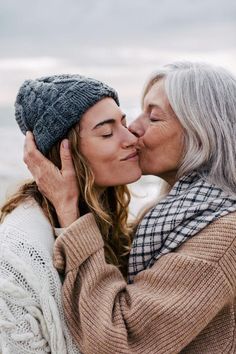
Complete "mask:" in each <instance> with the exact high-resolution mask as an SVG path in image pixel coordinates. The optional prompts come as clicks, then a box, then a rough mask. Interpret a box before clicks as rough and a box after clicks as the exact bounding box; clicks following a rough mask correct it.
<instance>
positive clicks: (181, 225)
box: [128, 172, 236, 283]
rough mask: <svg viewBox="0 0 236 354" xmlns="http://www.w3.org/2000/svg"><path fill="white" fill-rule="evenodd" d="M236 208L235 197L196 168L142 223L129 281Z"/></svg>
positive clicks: (134, 249)
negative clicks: (213, 183) (212, 182)
mask: <svg viewBox="0 0 236 354" xmlns="http://www.w3.org/2000/svg"><path fill="white" fill-rule="evenodd" d="M235 210H236V198H233V197H230V196H229V195H227V194H226V193H225V192H223V191H222V189H220V188H218V187H216V186H214V185H211V184H209V183H208V182H206V181H205V180H204V179H203V178H202V177H201V176H200V175H199V174H197V173H196V172H194V173H192V174H190V175H188V176H184V177H182V178H181V179H180V180H179V181H178V182H176V184H175V185H174V186H173V188H172V189H171V191H170V193H169V194H168V195H167V196H166V197H165V198H164V199H163V200H162V201H161V202H159V203H158V204H157V205H156V206H155V207H153V208H152V209H151V210H150V211H149V212H148V213H147V214H146V215H145V217H144V218H143V220H142V221H141V223H140V224H139V226H138V228H137V231H136V234H135V237H134V241H133V245H132V249H131V252H130V258H129V272H128V273H129V274H128V281H129V283H132V282H133V278H134V276H135V275H136V274H137V273H139V272H141V271H142V270H144V269H147V268H151V267H152V265H153V264H154V263H155V262H156V260H157V259H158V258H160V257H161V256H162V255H165V254H167V253H169V252H171V251H174V250H175V249H176V248H177V247H179V246H180V245H181V244H182V243H183V242H185V241H186V240H188V239H189V238H190V237H192V236H194V235H196V234H197V233H198V232H199V231H201V230H202V229H203V228H204V227H206V226H207V225H208V224H209V223H211V222H213V221H215V220H216V219H218V218H220V217H221V216H224V215H226V214H228V213H230V212H233V211H235Z"/></svg>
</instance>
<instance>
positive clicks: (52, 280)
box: [0, 201, 80, 354]
mask: <svg viewBox="0 0 236 354" xmlns="http://www.w3.org/2000/svg"><path fill="white" fill-rule="evenodd" d="M53 244H54V234H53V229H52V227H51V225H50V223H49V222H48V220H47V218H46V217H45V215H44V214H43V212H42V210H41V208H40V207H39V206H38V205H37V204H36V202H35V201H30V202H27V203H23V204H21V205H20V206H18V207H17V208H16V209H15V210H13V211H12V212H11V213H10V214H9V215H8V216H7V217H6V218H5V220H4V222H3V224H2V225H1V226H0V353H1V354H26V353H27V354H36V353H37V354H44V353H52V354H66V353H68V354H79V353H80V352H79V349H78V348H77V347H76V346H75V344H74V343H73V340H72V337H71V336H70V334H69V331H68V328H67V326H66V323H65V319H64V313H63V307H62V302H61V289H62V286H61V281H60V278H59V275H58V273H57V271H56V270H55V268H54V267H53V263H52V254H53Z"/></svg>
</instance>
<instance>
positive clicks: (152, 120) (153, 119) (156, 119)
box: [149, 117, 160, 122]
mask: <svg viewBox="0 0 236 354" xmlns="http://www.w3.org/2000/svg"><path fill="white" fill-rule="evenodd" d="M149 120H150V121H151V122H158V121H159V120H160V119H158V118H152V117H149Z"/></svg>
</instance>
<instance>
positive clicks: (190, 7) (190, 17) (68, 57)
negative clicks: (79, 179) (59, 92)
mask: <svg viewBox="0 0 236 354" xmlns="http://www.w3.org/2000/svg"><path fill="white" fill-rule="evenodd" d="M0 47H1V51H0V120H1V117H3V115H6V112H7V109H10V108H11V109H12V107H13V103H14V99H15V95H16V92H17V89H18V88H19V86H20V84H21V83H22V81H23V80H24V79H26V78H35V77H37V76H42V75H44V74H51V73H58V72H62V71H63V72H80V73H82V74H85V75H90V76H92V75H93V76H97V77H98V78H99V79H103V80H105V81H108V83H110V84H112V85H117V89H118V90H120V91H121V95H123V97H126V98H125V99H124V101H125V103H126V104H127V102H128V101H129V100H132V99H133V97H137V96H138V92H140V90H141V87H142V85H143V83H144V81H145V79H146V78H147V75H148V73H150V72H151V71H153V70H155V67H157V66H158V65H160V64H163V63H166V62H167V61H172V60H175V59H182V58H183V59H188V58H190V59H195V58H196V59H202V60H207V61H210V62H211V61H212V62H215V63H217V64H221V65H223V66H226V67H228V68H229V69H233V70H234V69H235V54H236V1H235V0H198V1H190V0H178V1H176V0H145V1H144V0H119V1H117V0H34V1H32V0H20V1H19V0H1V1H0ZM135 104H136V103H135ZM1 112H2V113H1ZM2 121H3V118H2ZM4 121H6V118H5V120H4ZM0 124H1V123H0Z"/></svg>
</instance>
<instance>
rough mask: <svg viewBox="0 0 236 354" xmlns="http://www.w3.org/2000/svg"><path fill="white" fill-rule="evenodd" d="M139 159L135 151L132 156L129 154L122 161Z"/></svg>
mask: <svg viewBox="0 0 236 354" xmlns="http://www.w3.org/2000/svg"><path fill="white" fill-rule="evenodd" d="M135 158H138V153H137V151H134V152H133V153H132V154H129V155H128V156H126V157H125V158H124V159H121V161H127V160H130V159H135Z"/></svg>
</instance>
